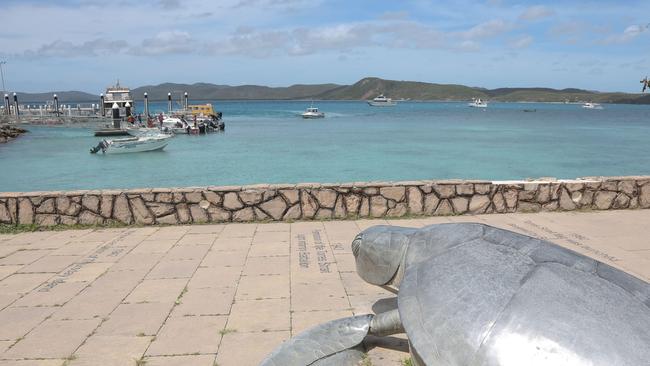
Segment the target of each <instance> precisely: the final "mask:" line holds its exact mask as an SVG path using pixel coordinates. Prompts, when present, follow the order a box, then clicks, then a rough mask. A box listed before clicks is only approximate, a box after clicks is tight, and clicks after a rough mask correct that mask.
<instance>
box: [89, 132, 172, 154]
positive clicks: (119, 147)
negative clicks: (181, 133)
mask: <svg viewBox="0 0 650 366" xmlns="http://www.w3.org/2000/svg"><path fill="white" fill-rule="evenodd" d="M170 138H172V135H163V134H159V135H151V136H139V137H129V138H124V139H113V140H102V141H101V142H100V143H99V144H98V145H97V146H96V147H93V148H92V149H90V153H91V154H95V153H97V152H99V151H101V152H102V153H104V154H123V153H133V152H145V151H156V150H162V149H164V148H165V146H167V144H168V143H169V139H170Z"/></svg>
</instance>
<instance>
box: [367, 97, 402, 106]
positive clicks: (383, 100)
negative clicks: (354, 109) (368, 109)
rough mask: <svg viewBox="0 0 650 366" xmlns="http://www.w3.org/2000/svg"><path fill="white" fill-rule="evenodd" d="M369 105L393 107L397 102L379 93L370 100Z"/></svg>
mask: <svg viewBox="0 0 650 366" xmlns="http://www.w3.org/2000/svg"><path fill="white" fill-rule="evenodd" d="M368 105H370V106H373V107H392V106H396V105H397V102H395V101H393V100H392V99H391V98H387V97H386V96H385V95H384V94H379V96H378V97H376V98H374V99H373V100H369V101H368Z"/></svg>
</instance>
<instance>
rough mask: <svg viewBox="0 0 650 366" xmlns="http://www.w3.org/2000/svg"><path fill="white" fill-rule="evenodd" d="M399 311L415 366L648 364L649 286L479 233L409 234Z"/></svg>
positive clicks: (450, 228)
mask: <svg viewBox="0 0 650 366" xmlns="http://www.w3.org/2000/svg"><path fill="white" fill-rule="evenodd" d="M364 244H365V243H364ZM362 246H363V245H362ZM398 304H399V312H400V315H401V319H402V322H403V325H404V328H405V329H406V333H407V335H408V338H409V341H410V344H411V348H412V349H413V350H414V351H415V352H416V353H417V355H418V356H419V358H421V363H422V364H424V365H448V366H460V365H464V366H478V365H481V366H488V365H490V366H497V365H498V366H514V365H535V366H542V365H543V366H551V365H553V366H555V365H576V366H577V365H580V366H582V365H590V366H614V365H629V366H635V365H646V364H650V361H648V360H650V285H649V284H647V283H646V282H644V281H642V280H640V279H638V278H635V277H633V276H631V275H628V274H627V273H625V272H622V271H619V270H617V269H615V268H613V267H610V266H608V265H605V264H603V263H600V262H598V261H595V260H593V259H590V258H588V257H585V256H583V255H581V254H578V253H575V252H572V251H570V250H567V249H565V248H562V247H559V246H557V245H555V244H553V243H550V242H546V241H541V240H538V239H534V238H530V237H527V236H524V235H520V234H516V233H513V232H510V231H506V230H501V229H497V228H493V227H489V226H486V225H479V224H442V225H433V226H429V227H426V228H423V229H422V230H421V231H420V232H419V233H417V234H415V235H413V237H412V240H411V241H410V242H409V244H408V249H407V253H406V269H405V275H404V279H403V281H402V283H401V286H400V291H399V296H398Z"/></svg>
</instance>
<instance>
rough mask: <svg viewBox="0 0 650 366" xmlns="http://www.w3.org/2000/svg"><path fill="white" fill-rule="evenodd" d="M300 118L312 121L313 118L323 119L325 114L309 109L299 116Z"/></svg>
mask: <svg viewBox="0 0 650 366" xmlns="http://www.w3.org/2000/svg"><path fill="white" fill-rule="evenodd" d="M301 116H302V118H306V119H314V118H325V113H323V112H320V111H319V110H318V108H316V107H313V106H312V107H309V108H307V110H306V111H305V112H304V113H302V114H301Z"/></svg>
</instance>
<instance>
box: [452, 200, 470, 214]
mask: <svg viewBox="0 0 650 366" xmlns="http://www.w3.org/2000/svg"><path fill="white" fill-rule="evenodd" d="M451 205H452V206H453V207H454V213H457V214H464V213H465V212H467V209H468V207H469V200H468V199H467V198H466V197H454V198H452V199H451Z"/></svg>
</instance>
